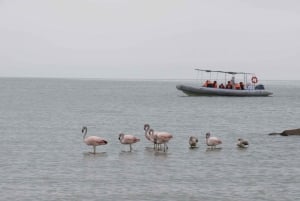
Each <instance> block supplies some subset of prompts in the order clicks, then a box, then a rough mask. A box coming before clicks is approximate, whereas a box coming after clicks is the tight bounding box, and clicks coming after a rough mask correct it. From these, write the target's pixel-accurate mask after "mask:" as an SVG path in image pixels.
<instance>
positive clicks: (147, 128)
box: [144, 124, 157, 149]
mask: <svg viewBox="0 0 300 201" xmlns="http://www.w3.org/2000/svg"><path fill="white" fill-rule="evenodd" d="M144 131H145V137H146V139H147V140H149V141H150V142H152V143H153V149H155V148H156V146H157V144H156V143H155V142H154V138H153V136H152V135H150V134H149V131H150V125H149V124H145V125H144Z"/></svg>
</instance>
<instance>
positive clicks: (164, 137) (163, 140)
mask: <svg viewBox="0 0 300 201" xmlns="http://www.w3.org/2000/svg"><path fill="white" fill-rule="evenodd" d="M149 135H150V136H152V138H153V139H154V143H155V144H159V145H160V144H164V152H165V151H166V149H168V145H167V143H168V142H169V141H170V140H171V139H172V138H173V136H172V134H170V133H167V132H154V130H153V129H150V130H149Z"/></svg>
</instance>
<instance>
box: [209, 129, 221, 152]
mask: <svg viewBox="0 0 300 201" xmlns="http://www.w3.org/2000/svg"><path fill="white" fill-rule="evenodd" d="M206 144H207V146H210V147H211V148H216V146H217V145H218V144H222V141H221V140H220V139H219V138H217V137H211V136H210V132H208V133H206Z"/></svg>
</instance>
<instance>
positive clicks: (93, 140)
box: [81, 126, 107, 154]
mask: <svg viewBox="0 0 300 201" xmlns="http://www.w3.org/2000/svg"><path fill="white" fill-rule="evenodd" d="M81 132H82V133H83V141H84V142H85V144H86V145H89V146H93V148H94V152H93V154H96V146H99V145H105V144H107V141H106V140H104V139H103V138H101V137H97V136H88V137H86V134H87V127H86V126H84V127H82V131H81Z"/></svg>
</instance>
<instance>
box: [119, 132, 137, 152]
mask: <svg viewBox="0 0 300 201" xmlns="http://www.w3.org/2000/svg"><path fill="white" fill-rule="evenodd" d="M119 140H120V142H121V144H129V146H130V151H132V147H131V144H133V143H136V142H139V141H140V139H139V138H137V137H135V136H133V135H125V134H124V133H120V134H119Z"/></svg>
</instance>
